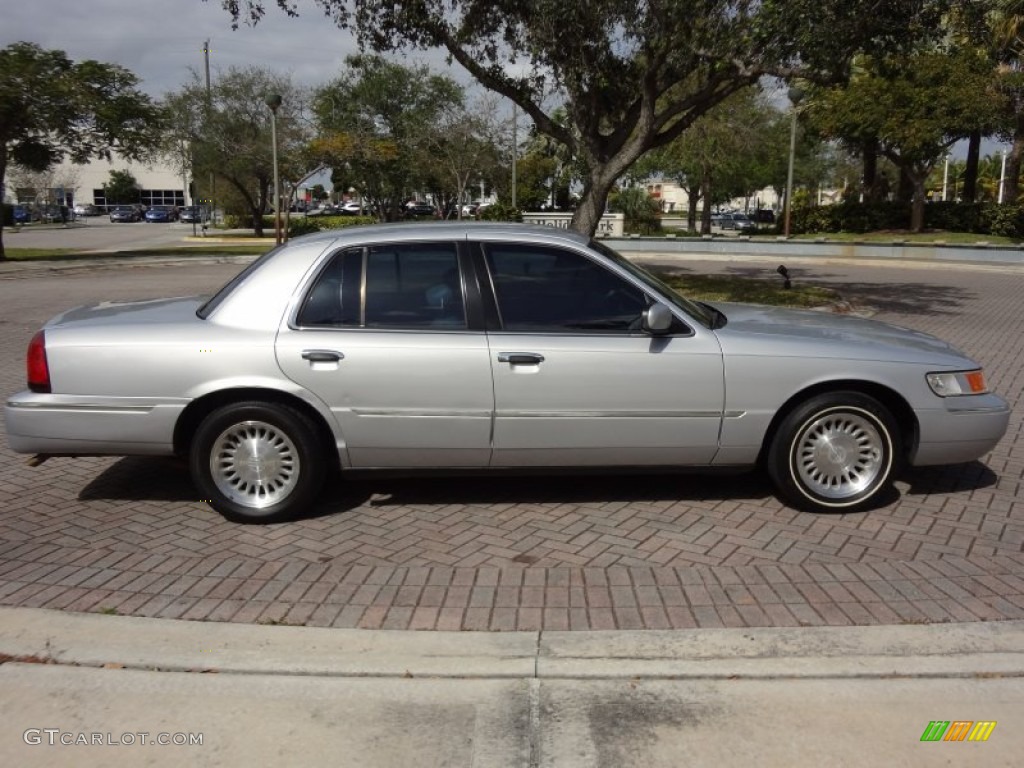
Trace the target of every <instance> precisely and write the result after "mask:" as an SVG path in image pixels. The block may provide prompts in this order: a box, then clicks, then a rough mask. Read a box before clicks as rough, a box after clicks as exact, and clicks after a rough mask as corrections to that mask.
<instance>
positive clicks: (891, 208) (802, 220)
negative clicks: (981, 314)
mask: <svg viewBox="0 0 1024 768" xmlns="http://www.w3.org/2000/svg"><path fill="white" fill-rule="evenodd" d="M909 226H910V204H909V203H895V202H883V203H840V204H839V205H822V206H815V207H796V206H794V208H793V214H792V218H791V221H790V231H791V232H793V233H794V234H814V233H817V232H875V231H877V230H880V229H907V228H908V227H909ZM924 226H925V229H938V230H944V231H947V232H971V233H974V234H978V235H1002V236H1004V237H1011V238H1020V239H1024V206H1021V205H998V204H996V203H927V204H926V205H925V207H924Z"/></svg>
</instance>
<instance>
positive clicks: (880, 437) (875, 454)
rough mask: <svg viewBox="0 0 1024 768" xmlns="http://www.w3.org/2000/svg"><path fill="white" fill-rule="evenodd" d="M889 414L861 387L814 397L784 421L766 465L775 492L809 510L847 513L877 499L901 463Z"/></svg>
mask: <svg viewBox="0 0 1024 768" xmlns="http://www.w3.org/2000/svg"><path fill="white" fill-rule="evenodd" d="M901 455H902V446H901V443H900V433H899V429H898V426H897V424H896V421H895V419H894V418H893V417H892V414H891V413H890V412H889V411H888V409H886V408H885V406H884V405H882V404H881V403H880V402H878V401H877V400H876V399H875V398H873V397H869V396H867V395H864V394H861V393H859V392H832V393H825V394H821V395H816V396H814V397H812V398H811V399H810V400H808V401H807V402H805V403H803V404H802V405H800V406H798V407H796V408H794V409H793V410H792V411H790V412H789V413H788V414H787V415H786V417H785V418H784V419H783V420H782V423H781V424H780V425H779V428H778V430H777V431H776V433H775V436H774V438H773V439H772V442H771V445H770V447H769V451H768V461H767V468H768V474H769V475H770V477H771V479H772V482H773V483H774V484H775V487H776V488H777V489H778V491H779V493H780V494H781V495H782V496H783V497H784V498H785V499H786V500H787V501H789V502H790V503H792V504H793V505H794V506H797V507H799V508H801V509H806V510H809V511H812V512H851V511H856V510H859V509H864V508H866V507H869V506H871V505H872V504H873V503H875V502H877V501H878V498H879V496H880V495H881V494H883V492H884V491H886V490H887V489H888V488H889V487H890V486H891V483H892V480H893V478H894V476H895V474H896V471H897V469H898V467H899V461H900V456H901Z"/></svg>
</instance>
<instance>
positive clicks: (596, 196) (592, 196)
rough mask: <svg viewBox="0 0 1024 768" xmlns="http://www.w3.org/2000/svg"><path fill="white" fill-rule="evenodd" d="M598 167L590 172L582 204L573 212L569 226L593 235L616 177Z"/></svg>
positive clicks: (584, 233) (582, 232) (581, 200)
mask: <svg viewBox="0 0 1024 768" xmlns="http://www.w3.org/2000/svg"><path fill="white" fill-rule="evenodd" d="M602 170H603V169H598V170H597V171H594V172H592V173H591V174H590V177H589V178H588V179H587V182H586V184H585V186H584V187H583V195H582V197H581V198H580V204H579V205H578V206H577V207H576V210H575V211H574V212H573V214H572V221H571V222H570V224H569V228H570V229H572V230H575V231H576V232H579V233H580V234H583V235H586V236H587V237H593V236H594V233H596V232H597V225H598V224H600V223H601V217H602V216H604V211H605V207H606V206H607V205H608V193H609V192H611V189H612V185H614V184H615V177H614V176H612V175H611V174H607V173H602V172H601V171H602Z"/></svg>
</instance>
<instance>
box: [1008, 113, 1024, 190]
mask: <svg viewBox="0 0 1024 768" xmlns="http://www.w3.org/2000/svg"><path fill="white" fill-rule="evenodd" d="M1022 156H1024V113H1019V114H1018V115H1017V121H1016V124H1015V126H1014V131H1013V145H1012V146H1011V147H1010V153H1009V154H1008V155H1007V156H1006V180H1005V182H1004V186H1003V202H1004V203H1012V204H1016V203H1017V197H1018V196H1019V195H1020V166H1021V159H1022Z"/></svg>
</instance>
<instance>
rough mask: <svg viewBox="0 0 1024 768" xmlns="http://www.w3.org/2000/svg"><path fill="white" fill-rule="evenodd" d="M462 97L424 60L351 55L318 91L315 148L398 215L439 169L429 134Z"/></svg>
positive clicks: (339, 176) (345, 178)
mask: <svg viewBox="0 0 1024 768" xmlns="http://www.w3.org/2000/svg"><path fill="white" fill-rule="evenodd" d="M462 105H463V93H462V88H461V87H460V86H459V85H458V84H457V83H456V82H455V81H454V80H452V79H451V78H450V77H446V76H444V75H438V74H435V73H433V72H431V71H430V70H429V69H428V68H427V67H425V66H414V67H406V66H402V65H400V64H396V63H394V62H390V61H386V60H385V59H383V58H382V57H380V56H350V57H348V58H347V59H346V60H345V73H344V74H343V75H342V76H341V77H339V78H338V79H337V80H335V81H334V82H332V83H330V84H329V85H327V86H326V87H325V88H322V89H321V90H320V91H319V92H318V93H317V94H316V96H315V98H314V110H315V112H316V117H317V122H318V124H319V126H320V133H321V137H320V138H318V139H316V140H314V141H313V143H312V150H311V151H312V153H313V156H314V157H315V158H316V159H317V160H318V161H319V162H322V163H324V164H325V165H329V166H331V167H332V168H333V169H334V174H335V176H334V178H335V180H336V181H337V183H340V184H342V186H344V187H345V188H349V187H353V188H355V189H357V190H359V192H360V194H361V195H362V196H363V197H364V198H366V199H367V200H369V201H370V202H371V203H372V204H373V205H374V207H375V208H376V209H377V211H378V212H379V213H380V215H381V216H382V217H383V218H384V219H385V220H387V221H392V220H394V219H397V218H400V217H401V215H402V210H401V205H402V203H403V202H404V201H405V200H407V199H408V197H409V195H410V194H411V193H412V192H414V191H416V190H417V189H419V188H421V187H424V186H426V185H427V180H428V177H429V175H430V172H431V171H433V170H434V168H433V167H431V168H429V169H428V167H427V166H428V165H430V166H433V164H434V161H436V158H434V157H433V156H432V155H427V154H426V153H427V152H428V151H429V148H430V137H434V136H437V135H438V133H439V132H440V131H441V126H442V124H443V120H444V117H445V115H448V114H450V113H452V112H453V111H458V110H460V109H461V108H462ZM427 159H429V160H430V162H427Z"/></svg>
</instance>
